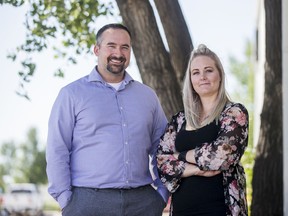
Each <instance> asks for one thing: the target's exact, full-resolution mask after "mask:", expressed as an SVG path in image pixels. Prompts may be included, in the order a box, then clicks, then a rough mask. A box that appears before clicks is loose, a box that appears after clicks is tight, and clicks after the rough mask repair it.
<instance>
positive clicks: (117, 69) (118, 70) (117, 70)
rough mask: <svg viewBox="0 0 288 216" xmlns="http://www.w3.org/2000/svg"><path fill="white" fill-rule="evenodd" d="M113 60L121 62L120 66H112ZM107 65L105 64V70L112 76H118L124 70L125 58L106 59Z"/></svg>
mask: <svg viewBox="0 0 288 216" xmlns="http://www.w3.org/2000/svg"><path fill="white" fill-rule="evenodd" d="M112 59H115V60H117V61H121V65H116V66H115V65H114V64H113V63H111V60H112ZM107 61H108V64H107V70H108V71H109V72H111V73H113V74H120V73H122V72H123V71H124V70H125V62H126V58H125V57H119V58H116V57H108V59H107Z"/></svg>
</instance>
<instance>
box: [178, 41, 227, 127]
mask: <svg viewBox="0 0 288 216" xmlns="http://www.w3.org/2000/svg"><path fill="white" fill-rule="evenodd" d="M198 56H207V57H209V58H211V59H212V60H213V61H214V62H215V66H216V68H217V69H218V71H219V73H220V80H221V81H220V86H219V91H218V95H217V98H216V106H215V107H214V109H213V110H212V112H211V114H210V115H209V117H207V118H206V119H204V120H203V122H200V117H201V114H202V112H203V107H202V103H201V100H200V96H199V95H198V94H197V93H196V91H195V90H194V88H193V86H192V83H191V63H192V61H193V60H194V59H195V58H196V57H198ZM228 101H230V100H229V97H228V94H227V92H226V89H225V73H224V69H223V66H222V63H221V61H220V59H219V57H218V56H217V55H216V54H215V53H214V52H213V51H211V50H210V49H209V48H207V47H206V45H204V44H200V45H199V46H198V48H197V49H194V50H193V51H192V52H191V56H190V59H189V62H188V66H187V69H186V74H185V78H184V83H183V103H184V112H185V117H186V121H187V124H188V125H189V126H191V127H193V128H194V129H197V128H200V127H202V126H203V125H206V124H208V123H210V122H212V121H213V120H214V119H218V117H219V115H220V113H221V112H222V110H223V108H224V106H225V104H226V103H227V102H228Z"/></svg>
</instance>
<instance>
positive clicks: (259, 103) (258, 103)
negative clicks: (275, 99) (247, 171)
mask: <svg viewBox="0 0 288 216" xmlns="http://www.w3.org/2000/svg"><path fill="white" fill-rule="evenodd" d="M257 13H258V15H257V31H258V36H257V41H256V43H257V46H258V47H257V48H258V49H257V50H256V52H257V59H256V61H257V62H256V68H255V83H254V91H255V92H254V128H253V131H254V134H253V142H254V146H256V145H257V143H258V138H259V133H260V124H261V121H260V120H261V119H260V115H261V112H262V107H263V100H264V84H265V83H264V82H265V81H264V77H265V76H264V75H265V70H264V64H265V10H264V1H263V0H258V8H257Z"/></svg>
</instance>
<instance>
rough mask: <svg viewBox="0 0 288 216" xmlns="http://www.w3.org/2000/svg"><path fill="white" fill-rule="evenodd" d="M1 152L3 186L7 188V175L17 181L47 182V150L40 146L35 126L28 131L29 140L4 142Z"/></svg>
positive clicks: (1, 184) (0, 169)
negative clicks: (20, 142)
mask: <svg viewBox="0 0 288 216" xmlns="http://www.w3.org/2000/svg"><path fill="white" fill-rule="evenodd" d="M0 154H1V158H2V162H1V164H0V187H1V188H5V183H6V182H5V177H6V178H7V177H10V178H11V179H12V181H15V182H31V183H35V184H46V183H47V178H46V172H45V170H46V161H45V151H44V150H42V149H41V148H40V144H39V142H38V139H37V131H36V129H35V128H31V129H30V130H29V131H28V134H27V141H26V142H24V143H22V144H16V143H14V142H7V143H3V144H2V145H1V151H0ZM9 181H11V180H9Z"/></svg>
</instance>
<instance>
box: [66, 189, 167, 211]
mask: <svg viewBox="0 0 288 216" xmlns="http://www.w3.org/2000/svg"><path fill="white" fill-rule="evenodd" d="M165 205H166V203H165V202H164V200H163V199H162V197H161V195H160V194H159V193H158V192H157V191H156V190H155V189H154V188H153V187H152V186H150V185H148V186H143V187H139V188H134V189H93V188H83V187H75V188H74V189H73V194H72V197H71V200H70V201H69V203H68V205H67V206H66V207H65V208H64V209H63V211H62V215H63V216H161V215H162V212H163V209H164V207H165Z"/></svg>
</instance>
